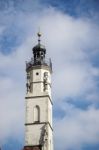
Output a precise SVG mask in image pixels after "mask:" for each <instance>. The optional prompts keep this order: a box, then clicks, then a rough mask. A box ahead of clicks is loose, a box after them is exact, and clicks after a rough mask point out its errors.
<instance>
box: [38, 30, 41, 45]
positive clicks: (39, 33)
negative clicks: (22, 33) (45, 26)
mask: <svg viewBox="0 0 99 150" xmlns="http://www.w3.org/2000/svg"><path fill="white" fill-rule="evenodd" d="M37 35H38V43H39V44H40V41H41V39H40V37H41V35H42V34H41V32H40V28H39V31H38V33H37Z"/></svg>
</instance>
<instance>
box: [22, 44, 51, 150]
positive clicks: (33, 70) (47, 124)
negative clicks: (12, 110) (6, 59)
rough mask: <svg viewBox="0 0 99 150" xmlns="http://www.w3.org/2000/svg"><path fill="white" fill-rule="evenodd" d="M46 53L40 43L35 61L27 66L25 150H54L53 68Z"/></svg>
mask: <svg viewBox="0 0 99 150" xmlns="http://www.w3.org/2000/svg"><path fill="white" fill-rule="evenodd" d="M45 52H46V50H45V48H43V47H40V43H38V45H37V46H35V47H34V48H33V55H34V57H33V58H34V59H33V58H32V60H31V61H30V62H28V63H27V64H26V73H27V84H26V87H27V93H26V97H25V103H26V113H25V146H24V149H25V150H53V128H52V98H51V73H52V66H51V62H50V63H48V62H46V61H45ZM41 54H42V55H41ZM38 58H39V59H38Z"/></svg>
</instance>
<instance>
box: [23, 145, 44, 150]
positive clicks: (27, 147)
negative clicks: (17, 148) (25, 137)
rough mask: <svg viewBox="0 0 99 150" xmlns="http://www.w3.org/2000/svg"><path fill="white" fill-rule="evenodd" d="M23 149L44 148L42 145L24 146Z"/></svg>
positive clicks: (36, 149) (34, 149)
mask: <svg viewBox="0 0 99 150" xmlns="http://www.w3.org/2000/svg"><path fill="white" fill-rule="evenodd" d="M23 150H42V149H41V146H40V145H38V146H24V148H23Z"/></svg>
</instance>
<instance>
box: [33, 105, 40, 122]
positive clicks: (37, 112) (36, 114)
mask: <svg viewBox="0 0 99 150" xmlns="http://www.w3.org/2000/svg"><path fill="white" fill-rule="evenodd" d="M33 111H34V112H33V113H34V114H33V115H34V119H33V120H34V122H35V123H36V122H40V108H39V106H38V105H36V106H35V107H34V110H33Z"/></svg>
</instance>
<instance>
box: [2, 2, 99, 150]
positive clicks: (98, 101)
mask: <svg viewBox="0 0 99 150" xmlns="http://www.w3.org/2000/svg"><path fill="white" fill-rule="evenodd" d="M39 26H40V28H41V31H42V43H43V44H44V45H45V46H46V49H47V56H48V57H51V59H52V62H53V76H52V96H53V103H54V106H53V126H54V150H99V1H98V0H0V147H2V148H3V150H13V149H14V150H20V149H22V147H23V145H24V111H25V105H24V103H25V100H24V97H25V92H26V88H25V84H26V73H25V61H26V60H29V59H30V58H31V57H32V48H33V46H34V45H35V44H37V35H36V33H37V32H38V28H39Z"/></svg>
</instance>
